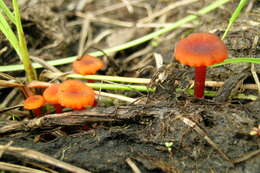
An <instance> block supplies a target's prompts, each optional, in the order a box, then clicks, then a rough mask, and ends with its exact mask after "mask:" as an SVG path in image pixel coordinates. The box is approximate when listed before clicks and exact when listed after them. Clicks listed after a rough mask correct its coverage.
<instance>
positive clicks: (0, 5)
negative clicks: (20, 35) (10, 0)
mask: <svg viewBox="0 0 260 173" xmlns="http://www.w3.org/2000/svg"><path fill="white" fill-rule="evenodd" d="M0 9H1V10H2V11H3V13H4V14H5V15H6V16H7V17H8V18H9V20H10V21H11V22H12V23H14V24H15V18H14V15H13V13H12V12H11V11H10V10H9V8H8V7H7V6H6V4H5V3H4V1H3V0H0Z"/></svg>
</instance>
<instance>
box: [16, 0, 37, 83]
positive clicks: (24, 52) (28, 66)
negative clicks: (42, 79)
mask: <svg viewBox="0 0 260 173" xmlns="http://www.w3.org/2000/svg"><path fill="white" fill-rule="evenodd" d="M13 7H14V15H15V24H16V29H17V32H18V41H19V47H20V52H17V53H18V55H19V56H20V57H21V59H22V63H23V65H24V70H25V72H26V76H27V79H28V81H29V82H31V81H33V80H36V79H37V75H36V71H35V69H34V68H33V66H32V63H31V60H30V58H29V53H28V49H27V44H26V40H25V36H24V32H23V27H22V23H21V17H20V12H19V7H18V3H17V0H13Z"/></svg>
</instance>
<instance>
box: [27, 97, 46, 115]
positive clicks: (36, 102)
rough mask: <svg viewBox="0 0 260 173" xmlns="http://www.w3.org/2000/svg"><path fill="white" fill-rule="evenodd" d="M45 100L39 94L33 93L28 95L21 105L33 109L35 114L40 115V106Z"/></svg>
mask: <svg viewBox="0 0 260 173" xmlns="http://www.w3.org/2000/svg"><path fill="white" fill-rule="evenodd" d="M44 103H45V100H44V98H43V97H42V96H41V95H33V96H30V97H28V98H27V99H26V100H25V101H24V103H23V107H24V109H27V110H33V111H34V113H35V115H36V116H40V115H41V109H40V108H41V107H42V106H43V105H44Z"/></svg>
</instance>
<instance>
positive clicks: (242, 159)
mask: <svg viewBox="0 0 260 173" xmlns="http://www.w3.org/2000/svg"><path fill="white" fill-rule="evenodd" d="M258 154H260V149H258V150H256V151H252V152H249V153H247V154H245V155H244V156H242V157H240V158H238V159H235V160H234V163H241V162H243V161H246V160H248V159H250V158H252V157H254V156H256V155H258Z"/></svg>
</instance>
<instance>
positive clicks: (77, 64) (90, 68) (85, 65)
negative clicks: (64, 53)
mask: <svg viewBox="0 0 260 173" xmlns="http://www.w3.org/2000/svg"><path fill="white" fill-rule="evenodd" d="M103 67H104V63H103V61H101V60H100V59H98V58H96V57H93V56H89V55H86V56H83V57H82V58H81V59H79V60H76V61H74V62H73V64H72V68H73V71H74V72H75V73H79V74H82V75H90V74H95V73H96V72H97V71H98V70H100V69H101V68H103Z"/></svg>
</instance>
